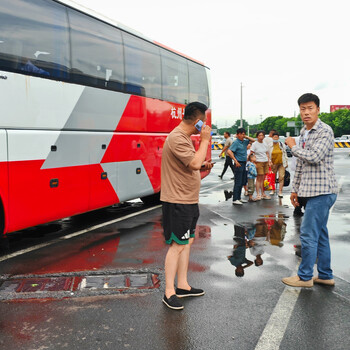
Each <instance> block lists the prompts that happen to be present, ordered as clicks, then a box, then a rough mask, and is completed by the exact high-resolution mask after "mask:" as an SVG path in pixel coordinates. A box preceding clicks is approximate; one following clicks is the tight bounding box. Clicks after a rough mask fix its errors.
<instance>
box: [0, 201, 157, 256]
mask: <svg viewBox="0 0 350 350" xmlns="http://www.w3.org/2000/svg"><path fill="white" fill-rule="evenodd" d="M160 207H161V205H156V206H155V207H152V208H147V209H144V210H141V211H138V212H136V213H133V214H129V215H125V216H123V217H121V218H118V219H114V220H110V221H107V222H104V223H102V224H99V225H94V226H91V227H89V228H86V229H84V230H81V231H77V232H74V233H71V234H69V235H66V236H63V237H60V238H57V239H54V240H52V241H50V242H47V243H42V244H38V245H35V246H33V247H30V248H27V249H23V250H20V251H18V252H15V253H12V254H8V255H4V256H2V257H0V262H1V261H5V260H9V259H11V258H15V257H16V256H19V255H23V254H26V253H29V252H32V251H34V250H38V249H41V248H45V247H48V246H50V245H53V244H56V243H59V242H62V241H63V240H66V239H70V238H73V237H77V236H80V235H82V234H84V233H87V232H90V231H93V230H97V229H99V228H101V227H104V226H108V225H111V224H115V223H116V222H119V221H123V220H127V219H130V218H132V217H134V216H137V215H141V214H144V213H147V212H149V211H151V210H154V209H158V208H160Z"/></svg>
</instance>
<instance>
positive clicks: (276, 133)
mask: <svg viewBox="0 0 350 350" xmlns="http://www.w3.org/2000/svg"><path fill="white" fill-rule="evenodd" d="M275 135H277V136H280V134H279V132H278V131H275V132H274V133H273V134H272V136H275Z"/></svg>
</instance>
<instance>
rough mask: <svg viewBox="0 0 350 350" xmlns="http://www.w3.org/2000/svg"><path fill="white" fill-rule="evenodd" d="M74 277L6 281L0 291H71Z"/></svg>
mask: <svg viewBox="0 0 350 350" xmlns="http://www.w3.org/2000/svg"><path fill="white" fill-rule="evenodd" d="M73 282H74V277H53V278H40V277H39V278H29V279H18V280H8V281H5V282H4V283H3V284H2V285H1V286H0V293H1V292H5V293H38V292H57V291H70V290H71V288H72V285H73Z"/></svg>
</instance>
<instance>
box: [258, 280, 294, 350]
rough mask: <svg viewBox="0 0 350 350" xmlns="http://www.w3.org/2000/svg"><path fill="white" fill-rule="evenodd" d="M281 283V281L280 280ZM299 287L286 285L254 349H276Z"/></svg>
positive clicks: (278, 346)
mask: <svg viewBox="0 0 350 350" xmlns="http://www.w3.org/2000/svg"><path fill="white" fill-rule="evenodd" d="M281 283H282V282H281ZM300 290H301V288H298V289H295V288H292V287H286V288H285V289H284V291H283V293H282V295H281V296H280V298H279V300H278V303H277V305H276V306H275V308H274V310H273V312H272V315H271V316H270V319H269V321H268V322H267V325H266V327H265V329H264V331H263V333H262V335H261V337H260V339H259V341H258V344H257V345H256V347H255V350H266V349H269V350H278V349H279V348H280V344H281V341H282V339H283V336H284V333H285V331H286V328H287V326H288V322H289V319H290V317H291V315H292V312H293V309H294V306H295V303H296V301H297V300H298V296H299V294H300Z"/></svg>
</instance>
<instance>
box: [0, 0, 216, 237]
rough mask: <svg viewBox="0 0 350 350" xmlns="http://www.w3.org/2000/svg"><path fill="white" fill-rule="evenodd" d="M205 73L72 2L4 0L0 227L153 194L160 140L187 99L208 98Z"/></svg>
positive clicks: (0, 24)
mask: <svg viewBox="0 0 350 350" xmlns="http://www.w3.org/2000/svg"><path fill="white" fill-rule="evenodd" d="M208 72H209V70H208V68H207V67H205V66H204V65H203V64H201V63H200V62H197V61H195V60H193V59H191V58H189V57H187V56H184V55H182V54H179V53H177V52H175V51H172V50H170V49H169V48H167V47H165V46H162V45H160V44H159V43H156V42H154V41H151V40H149V39H147V38H146V37H144V36H142V35H141V34H139V33H137V32H134V31H133V30H131V29H129V28H126V27H124V26H122V25H120V24H118V23H115V22H113V21H111V20H110V19H108V18H104V17H103V16H101V15H99V14H96V13H94V12H92V11H90V10H88V9H86V8H83V7H81V6H79V5H77V4H76V3H73V2H71V1H66V0H65V1H54V0H16V1H13V0H2V1H1V2H0V108H1V112H0V232H3V233H5V234H6V233H9V232H13V231H17V230H20V229H24V228H27V227H30V226H35V225H39V224H42V223H46V222H50V221H54V220H57V219H60V218H64V217H67V216H72V215H76V214H79V213H83V212H87V211H90V210H95V209H98V208H102V207H106V206H110V205H113V204H115V203H118V202H122V201H126V200H130V199H134V198H138V197H140V198H152V196H155V195H156V194H157V193H159V191H160V164H161V154H162V147H163V143H164V140H165V138H166V136H167V134H168V133H169V132H170V131H171V130H172V129H173V128H174V127H175V126H176V125H177V124H178V123H179V122H180V121H181V119H182V116H183V112H184V107H185V105H186V104H187V103H188V102H190V101H200V102H203V103H205V104H206V105H207V106H210V94H209V84H208V81H209V79H208V77H209V75H208ZM210 121H211V116H210V109H209V110H208V123H209V124H210ZM193 141H194V143H195V145H196V146H197V147H198V142H199V139H198V137H197V138H196V137H195V138H194V139H193ZM208 157H210V148H209V149H208ZM205 174H206V173H204V174H203V176H204V175H205Z"/></svg>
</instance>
